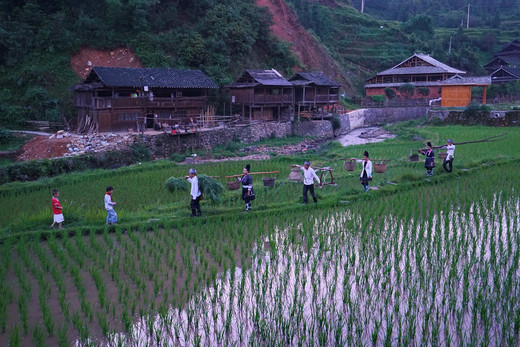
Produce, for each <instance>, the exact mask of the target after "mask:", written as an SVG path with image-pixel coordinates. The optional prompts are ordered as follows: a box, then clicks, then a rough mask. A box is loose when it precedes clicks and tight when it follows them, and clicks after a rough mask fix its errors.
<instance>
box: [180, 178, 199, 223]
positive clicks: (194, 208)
mask: <svg viewBox="0 0 520 347" xmlns="http://www.w3.org/2000/svg"><path fill="white" fill-rule="evenodd" d="M188 173H189V175H188V176H186V177H184V178H185V179H186V180H187V181H188V182H190V183H191V190H190V195H191V202H190V207H191V216H192V217H200V216H202V211H201V209H200V199H201V197H202V193H201V192H200V189H199V178H198V177H197V170H195V169H190V171H189V172H188Z"/></svg>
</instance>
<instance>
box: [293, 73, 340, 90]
mask: <svg viewBox="0 0 520 347" xmlns="http://www.w3.org/2000/svg"><path fill="white" fill-rule="evenodd" d="M289 81H290V82H291V83H292V84H294V85H302V84H315V85H317V86H325V87H340V84H339V83H336V82H335V81H333V80H331V79H330V78H328V77H327V76H325V75H324V74H323V72H321V71H301V72H297V73H296V74H295V75H294V76H293V77H291V78H290V79H289Z"/></svg>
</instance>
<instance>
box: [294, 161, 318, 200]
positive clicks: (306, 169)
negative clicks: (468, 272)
mask: <svg viewBox="0 0 520 347" xmlns="http://www.w3.org/2000/svg"><path fill="white" fill-rule="evenodd" d="M291 167H298V168H300V169H301V170H302V171H303V203H304V204H307V203H308V202H309V199H308V197H307V192H310V193H311V196H312V199H313V200H314V203H317V202H318V199H317V198H316V194H315V193H314V180H316V182H318V184H320V187H321V182H320V178H319V177H318V175H316V171H314V169H313V168H312V167H311V163H310V162H308V161H305V162H304V163H303V166H300V165H291Z"/></svg>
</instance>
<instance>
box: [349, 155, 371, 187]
mask: <svg viewBox="0 0 520 347" xmlns="http://www.w3.org/2000/svg"><path fill="white" fill-rule="evenodd" d="M351 160H355V161H357V162H360V163H362V165H363V170H361V174H360V175H359V180H360V181H361V185H363V188H364V190H365V192H368V190H369V187H368V182H370V181H372V162H371V161H370V159H369V156H368V152H367V151H365V152H364V153H363V159H356V158H351Z"/></svg>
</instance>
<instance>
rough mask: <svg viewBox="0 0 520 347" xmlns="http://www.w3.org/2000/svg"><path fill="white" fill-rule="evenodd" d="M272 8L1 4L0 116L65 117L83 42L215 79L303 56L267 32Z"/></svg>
mask: <svg viewBox="0 0 520 347" xmlns="http://www.w3.org/2000/svg"><path fill="white" fill-rule="evenodd" d="M270 23H271V22H270V15H269V12H268V11H267V9H265V8H259V7H256V6H254V2H253V1H252V0H246V1H244V0H224V1H218V2H216V1H212V0H200V1H189V0H176V1H165V2H158V1H149V0H137V1H122V0H121V1H120V0H110V1H90V2H79V3H71V2H69V1H37V2H17V1H4V2H2V4H1V5H0V81H1V85H2V86H3V90H2V93H0V101H1V102H0V105H1V106H0V122H1V123H3V124H9V125H11V126H12V125H13V123H20V122H21V121H23V120H24V119H43V120H53V121H59V120H61V117H62V115H63V114H64V115H66V116H69V115H71V114H72V113H73V110H72V93H71V92H70V90H69V87H70V86H71V85H73V84H75V83H77V82H79V78H78V76H76V75H75V74H74V73H73V71H72V70H71V68H70V57H71V56H72V55H73V54H74V53H75V52H76V51H77V50H78V49H79V48H80V47H93V48H97V49H114V48H117V47H130V48H131V49H132V50H133V51H134V52H135V53H136V54H137V56H138V58H139V60H140V61H141V62H142V63H143V65H144V66H149V67H176V68H197V69H202V70H203V71H204V72H206V73H207V74H208V75H209V76H210V77H211V78H212V79H213V80H214V81H215V82H216V83H217V84H224V83H229V82H231V81H232V78H234V77H236V75H237V74H238V73H239V72H240V71H241V70H243V69H245V68H252V67H256V68H276V69H279V71H281V72H283V73H284V74H285V73H287V72H288V71H290V69H291V68H292V67H294V66H296V65H297V64H298V62H297V59H296V58H294V57H293V56H292V55H291V53H290V51H289V48H288V45H287V44H285V43H282V42H281V41H279V40H278V39H276V38H275V37H273V36H272V35H271V34H270V31H269V25H270Z"/></svg>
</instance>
